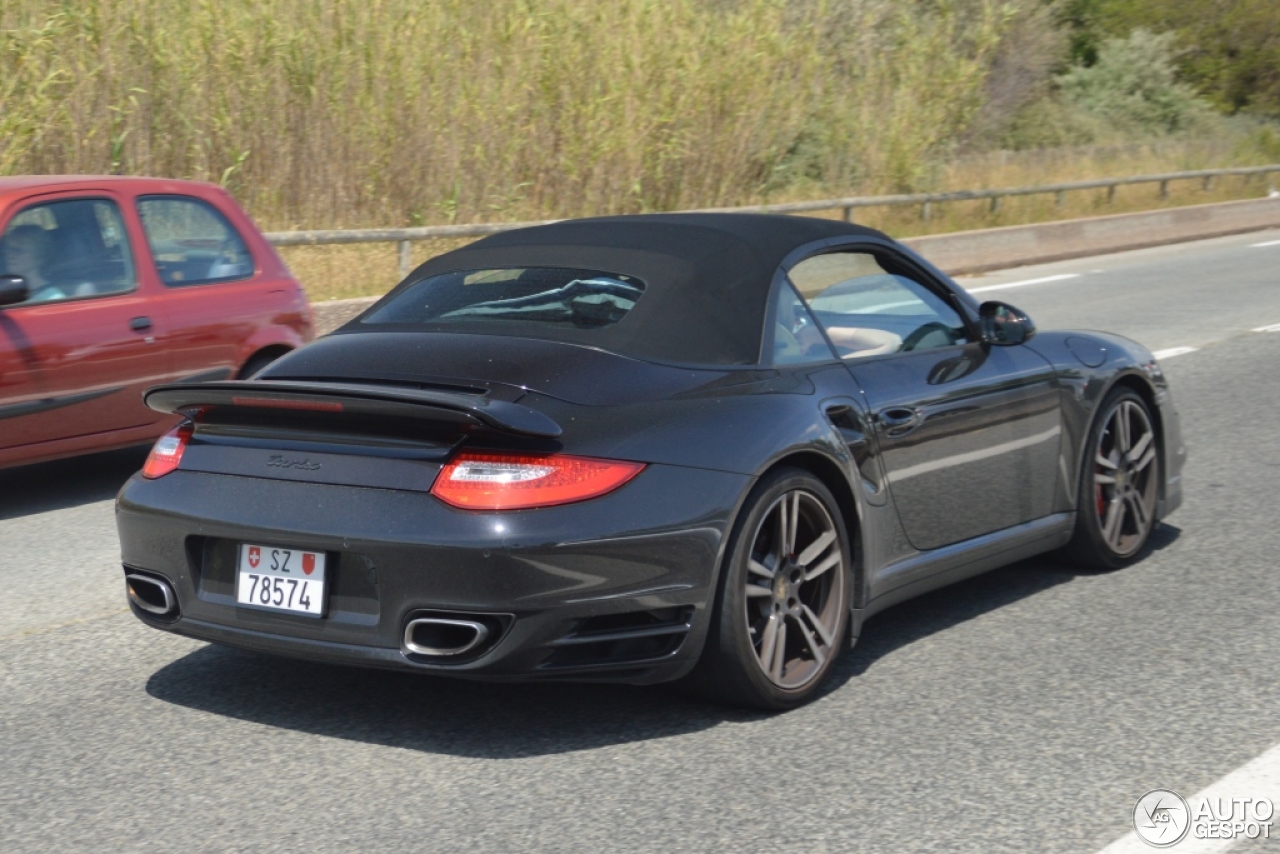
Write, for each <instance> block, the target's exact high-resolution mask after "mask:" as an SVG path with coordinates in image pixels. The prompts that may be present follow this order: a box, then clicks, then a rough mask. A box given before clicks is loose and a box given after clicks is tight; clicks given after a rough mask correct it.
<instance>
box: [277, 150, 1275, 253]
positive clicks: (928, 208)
mask: <svg viewBox="0 0 1280 854" xmlns="http://www.w3.org/2000/svg"><path fill="white" fill-rule="evenodd" d="M1272 173H1280V164H1276V165H1272V166H1243V167H1236V168H1231V169H1197V170H1194V171H1189V172H1166V173H1164V174H1158V175H1133V176H1130V177H1128V178H1099V179H1095V180H1091V181H1069V182H1067V183H1064V184H1045V185H1042V186H1037V187H999V188H996V189H992V190H953V191H950V192H946V193H908V194H904V195H896V196H852V197H849V198H843V199H821V200H817V201H811V202H783V203H781V204H773V205H749V206H745V207H731V208H697V209H695V210H691V211H683V213H810V212H813V211H825V210H839V211H840V212H841V214H842V216H843V217H844V220H845V221H846V222H853V219H854V217H853V212H854V210H855V209H857V208H874V207H893V206H900V205H920V218H921V219H922V220H924V221H926V222H928V220H929V218H930V216H931V215H932V210H933V205H935V204H937V203H940V202H964V201H974V200H980V199H989V200H990V202H991V212H992V213H996V212H998V211H999V210H1000V203H1001V200H1002V199H1004V198H1006V197H1009V196H1034V195H1042V194H1046V193H1053V194H1054V195H1055V196H1056V203H1057V204H1058V205H1059V206H1061V205H1062V203H1063V201H1064V199H1065V196H1066V194H1067V193H1069V192H1073V191H1076V190H1102V189H1105V190H1106V191H1107V201H1111V200H1113V199H1114V198H1115V194H1116V188H1117V187H1121V186H1129V185H1133V184H1159V185H1160V198H1162V199H1163V198H1166V197H1167V196H1168V195H1169V183H1170V182H1171V181H1191V180H1196V179H1199V180H1200V181H1201V182H1202V184H1203V186H1202V189H1204V190H1208V189H1210V187H1212V185H1213V180H1214V179H1215V178H1224V177H1229V176H1232V175H1241V176H1244V178H1245V180H1246V182H1247V181H1249V180H1251V179H1252V178H1253V177H1254V176H1255V175H1261V176H1263V177H1264V179H1265V176H1267V175H1269V174H1272ZM556 221H557V220H553V219H549V220H539V221H536V222H493V223H473V224H467V225H431V226H424V227H421V228H363V229H350V230H340V231H275V232H270V233H268V234H267V235H266V237H267V240H268V241H269V242H270V243H272V244H273V245H275V246H327V245H335V244H344V243H395V244H397V249H398V255H399V264H400V275H401V276H406V275H408V274H409V271H410V269H411V268H412V266H413V255H412V252H411V243H412V242H413V241H415V240H439V239H442V238H443V239H448V238H458V237H484V236H485V235H489V234H497V233H499V232H502V231H512V230H514V229H517V228H526V227H528V226H532V225H546V224H547V223H551V222H556Z"/></svg>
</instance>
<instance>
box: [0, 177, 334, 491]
mask: <svg viewBox="0 0 1280 854" xmlns="http://www.w3.org/2000/svg"><path fill="white" fill-rule="evenodd" d="M314 334H315V333H314V330H313V327H312V319H311V308H310V306H309V304H308V303H307V298H306V294H305V293H304V292H303V290H302V287H301V286H300V285H299V284H298V282H297V281H296V280H295V279H294V278H293V276H292V274H291V273H290V272H289V270H288V268H287V267H286V266H285V265H284V262H283V261H281V260H280V257H279V256H278V255H277V254H276V252H275V250H274V249H273V248H272V247H271V245H270V244H268V243H267V241H266V239H265V238H263V236H262V234H261V233H260V232H259V231H258V229H257V228H256V227H255V226H254V225H253V223H252V221H250V219H249V217H248V216H246V215H245V213H244V212H243V211H242V210H240V208H239V206H237V205H236V203H235V202H234V201H232V199H231V196H230V195H229V194H228V193H227V192H226V191H225V190H223V189H222V188H221V187H217V186H215V185H212V184H202V183H193V182H189V181H171V180H165V179H157V178H126V177H88V176H67V177H58V176H33V177H23V178H0V468H3V467H6V466H13V465H19V464H25V463H34V462H40V461H43V460H51V459H56V458H59V457H67V456H72V455H74V454H81V453H86V452H90V451H103V450H108V449H111V448H121V447H126V446H129V445H135V444H140V443H142V442H146V441H149V440H152V439H155V438H156V437H157V436H159V435H160V434H162V433H164V432H165V431H166V430H167V429H168V428H169V427H170V426H171V422H172V421H173V420H174V419H173V416H166V415H161V414H160V413H157V412H154V411H152V410H150V409H148V408H146V407H145V406H143V405H142V391H143V390H144V389H146V388H147V387H149V386H153V385H157V384H159V383H164V382H169V381H173V380H197V381H198V380H216V379H228V378H241V377H247V376H250V375H252V374H254V373H256V372H257V371H258V370H259V369H261V368H262V367H264V366H265V365H266V364H267V363H268V362H270V361H271V360H272V359H274V358H276V357H278V356H280V355H282V354H284V353H287V352H288V351H289V350H292V349H294V348H295V347H299V346H301V345H302V344H305V343H306V342H307V341H310V340H311V339H312V338H313V337H314Z"/></svg>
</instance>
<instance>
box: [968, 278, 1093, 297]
mask: <svg viewBox="0 0 1280 854" xmlns="http://www.w3.org/2000/svg"><path fill="white" fill-rule="evenodd" d="M1079 277H1080V274H1079V273H1059V274H1058V275H1056V276H1044V277H1042V278H1039V279H1027V280H1026V281H1023V282H1007V283H1005V284H1003V285H987V286H986V287H985V288H969V293H971V294H980V293H982V292H983V291H1002V290H1004V289H1005V288H1020V287H1023V286H1024V285H1042V284H1044V283H1045V282H1061V281H1062V280H1063V279H1078V278H1079Z"/></svg>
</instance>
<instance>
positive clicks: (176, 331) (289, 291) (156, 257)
mask: <svg viewBox="0 0 1280 854" xmlns="http://www.w3.org/2000/svg"><path fill="white" fill-rule="evenodd" d="M228 202H229V199H227V200H222V199H219V198H217V197H215V196H213V195H212V194H211V195H210V197H209V198H200V197H197V196H195V195H187V194H177V193H168V194H163V195H161V194H153V195H142V196H139V197H138V200H137V210H138V215H139V218H140V220H141V223H142V228H143V231H144V233H145V234H146V239H147V244H148V248H149V250H150V254H151V258H152V261H153V265H154V266H153V272H154V275H155V276H156V277H157V278H158V279H159V290H160V292H161V297H160V298H161V300H162V301H163V304H164V312H165V317H166V318H167V322H168V336H169V337H168V339H167V340H166V346H167V349H168V350H169V352H170V354H171V359H172V367H173V371H174V373H175V375H176V376H178V377H179V378H183V379H189V378H192V377H200V378H202V379H221V378H226V377H230V376H235V375H236V373H237V372H238V371H239V370H240V368H241V367H242V366H243V363H244V361H245V359H247V358H248V356H249V354H250V352H251V351H252V350H253V348H254V342H255V341H256V340H258V339H259V338H261V336H262V333H265V332H268V331H269V327H270V326H271V325H272V324H280V323H282V322H287V317H292V316H295V315H297V314H298V306H297V304H296V303H297V299H296V294H297V285H296V284H295V283H294V282H293V280H292V279H290V278H288V277H287V274H285V271H284V270H283V268H282V267H281V265H280V264H279V263H278V261H276V259H275V257H274V255H271V254H269V252H262V251H261V247H258V248H259V250H260V252H259V254H260V255H262V256H263V257H255V255H254V253H253V251H252V250H251V248H250V246H251V240H252V238H253V237H254V236H255V233H254V230H253V229H252V227H246V223H243V222H241V223H239V227H237V222H236V221H237V220H239V219H240V218H241V217H242V216H243V215H242V214H240V213H239V212H238V211H236V210H234V209H232V206H231V205H230V204H229V203H228ZM218 203H222V204H218ZM223 205H225V206H223ZM264 262H265V263H264ZM150 272H151V271H149V273H150Z"/></svg>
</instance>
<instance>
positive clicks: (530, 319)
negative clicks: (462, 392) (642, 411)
mask: <svg viewBox="0 0 1280 854" xmlns="http://www.w3.org/2000/svg"><path fill="white" fill-rule="evenodd" d="M643 293H644V283H643V282H641V281H640V280H639V279H636V278H634V277H632V276H624V275H619V274H617V273H605V272H602V271H599V270H578V269H568V268H561V267H524V268H501V269H493V270H466V271H458V272H452V273H442V274H440V275H438V276H431V277H429V278H426V279H423V280H421V281H419V282H414V283H413V284H411V285H409V286H408V287H407V288H405V289H404V290H403V291H401V292H400V293H398V294H395V295H393V296H392V297H391V298H390V299H389V300H388V301H387V303H386V304H385V305H382V306H380V307H379V308H378V309H377V310H375V311H374V312H372V313H371V314H370V315H369V316H368V317H366V318H364V319H363V321H362V322H363V323H367V324H390V323H425V324H431V325H432V326H436V325H446V324H463V323H465V324H467V325H472V324H477V323H479V324H489V323H492V324H504V325H505V324H512V323H519V324H529V323H533V324H541V325H550V326H570V327H574V328H578V329H592V328H597V327H601V326H610V325H612V324H615V323H617V322H618V321H620V320H622V318H623V317H624V316H626V314H627V312H628V311H630V310H631V308H632V307H633V306H634V305H635V304H636V302H637V300H639V299H640V296H641V295H642V294H643Z"/></svg>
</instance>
